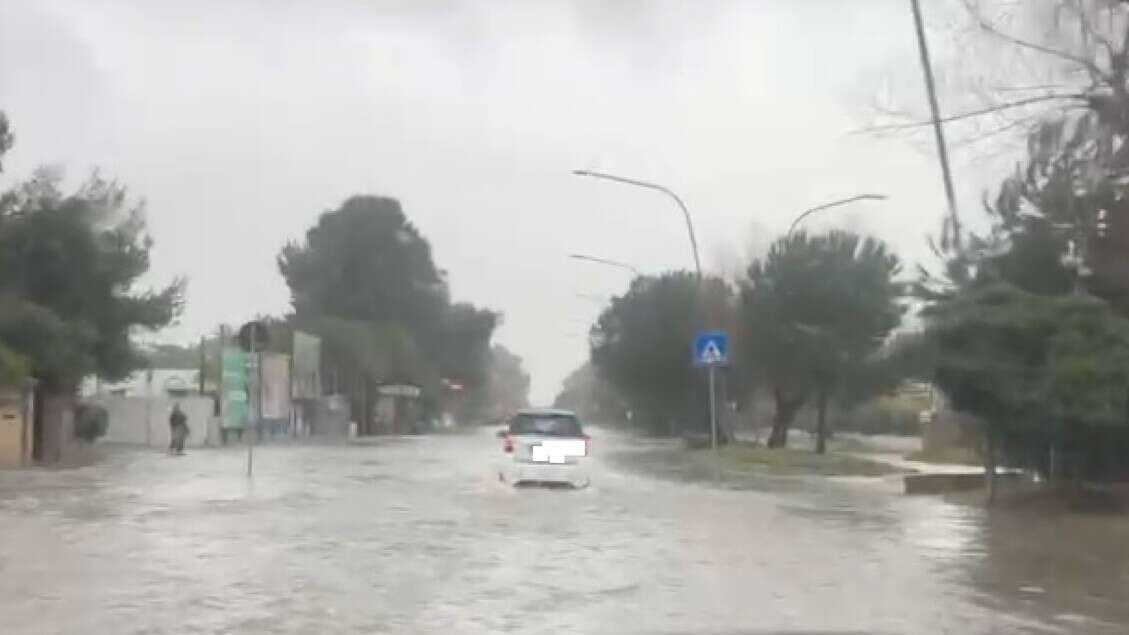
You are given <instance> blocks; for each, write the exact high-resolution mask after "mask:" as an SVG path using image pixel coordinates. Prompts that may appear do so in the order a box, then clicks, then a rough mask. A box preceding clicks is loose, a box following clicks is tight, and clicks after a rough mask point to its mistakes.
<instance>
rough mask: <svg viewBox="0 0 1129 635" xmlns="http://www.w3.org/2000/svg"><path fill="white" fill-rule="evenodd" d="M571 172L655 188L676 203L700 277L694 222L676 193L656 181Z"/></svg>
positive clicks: (700, 263)
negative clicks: (684, 222) (684, 220)
mask: <svg viewBox="0 0 1129 635" xmlns="http://www.w3.org/2000/svg"><path fill="white" fill-rule="evenodd" d="M572 173H573V174H574V175H576V176H587V177H591V178H594V179H604V180H607V181H615V182H617V183H625V184H627V185H634V186H635V187H643V188H646V189H648V190H655V191H657V192H662V193H663V194H666V195H667V196H669V197H670V198H672V199H674V202H675V203H677V204H678V208H679V209H681V210H682V216H683V218H685V219H686V232H687V233H688V234H689V235H690V250H691V251H692V252H693V253H694V271H695V272H697V274H698V280H699V281H701V279H702V261H701V259H700V258H698V239H697V238H696V237H695V236H694V223H693V222H692V221H691V220H690V210H688V209H686V204H685V203H683V202H682V199H681V198H679V196H678V195H677V194H675V193H674V192H673V191H671V190H670V188H667V187H664V186H662V185H659V184H658V183H650V182H648V181H640V180H637V179H629V178H626V177H623V176H616V175H614V174H606V173H604V172H593V171H591V170H573V171H572Z"/></svg>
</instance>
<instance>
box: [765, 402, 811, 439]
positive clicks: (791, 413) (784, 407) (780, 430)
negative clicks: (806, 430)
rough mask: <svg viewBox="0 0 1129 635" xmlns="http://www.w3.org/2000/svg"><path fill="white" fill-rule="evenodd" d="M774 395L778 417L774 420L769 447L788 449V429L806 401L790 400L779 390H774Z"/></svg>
mask: <svg viewBox="0 0 1129 635" xmlns="http://www.w3.org/2000/svg"><path fill="white" fill-rule="evenodd" d="M772 394H773V399H774V400H775V401H776V415H775V416H774V417H773V418H772V434H771V435H769V437H768V447H770V448H784V447H788V428H789V427H791V425H792V420H793V419H795V418H796V412H798V411H799V409H800V406H802V405H804V400H803V398H799V399H797V398H792V399H789V398H788V397H786V396H785V395H784V392H783V391H782V390H779V389H776V390H773V391H772Z"/></svg>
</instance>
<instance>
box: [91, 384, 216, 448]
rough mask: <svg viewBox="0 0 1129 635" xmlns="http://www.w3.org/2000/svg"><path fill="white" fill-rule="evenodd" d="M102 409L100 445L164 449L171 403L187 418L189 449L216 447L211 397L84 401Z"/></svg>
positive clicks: (117, 397)
mask: <svg viewBox="0 0 1129 635" xmlns="http://www.w3.org/2000/svg"><path fill="white" fill-rule="evenodd" d="M84 401H85V402H86V403H90V404H96V405H99V406H102V407H103V408H105V409H106V411H107V412H108V413H109V416H110V423H109V426H108V427H107V429H106V436H104V437H102V439H101V442H103V443H122V444H128V445H148V446H151V447H166V446H168V444H169V413H170V412H172V407H173V404H174V403H179V404H180V409H181V410H183V411H184V414H185V415H187V416H188V428H189V430H190V434H189V436H188V443H187V445H188V446H189V447H199V446H203V445H219V435H218V432H217V426H216V422H215V421H213V417H212V410H213V407H214V406H213V402H212V398H211V397H180V398H176V399H173V398H169V397H151V398H148V399H147V398H145V397H122V396H116V395H101V396H97V397H91V398H89V399H85V400H84Z"/></svg>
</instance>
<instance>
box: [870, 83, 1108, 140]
mask: <svg viewBox="0 0 1129 635" xmlns="http://www.w3.org/2000/svg"><path fill="white" fill-rule="evenodd" d="M1086 99H1087V96H1086V95H1085V94H1083V93H1074V94H1068V95H1038V96H1035V97H1028V98H1026V99H1019V100H1016V101H1011V102H1007V103H1004V104H995V105H992V106H988V107H987V108H981V109H979V110H972V111H969V112H963V113H960V114H959V115H950V116H948V117H942V118H941V120H940V121H941V122H942V123H948V122H951V121H960V120H962V119H970V118H972V117H981V116H984V115H990V114H992V113H997V112H1001V111H1004V110H1011V109H1013V108H1020V107H1022V106H1030V105H1031V104H1037V103H1040V102H1044V101H1079V102H1085V101H1086ZM931 125H933V122H932V121H915V122H912V123H903V124H890V125H885V126H872V127H869V128H862V129H860V130H856V131H854V132H852V133H851V134H859V133H875V132H893V131H897V130H909V129H912V128H920V127H922V126H931Z"/></svg>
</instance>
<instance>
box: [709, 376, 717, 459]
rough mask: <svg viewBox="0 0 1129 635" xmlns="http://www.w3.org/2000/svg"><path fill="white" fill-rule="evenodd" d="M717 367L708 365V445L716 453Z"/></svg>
mask: <svg viewBox="0 0 1129 635" xmlns="http://www.w3.org/2000/svg"><path fill="white" fill-rule="evenodd" d="M716 369H717V367H716V366H713V365H711V366H710V370H709V372H710V447H711V448H712V449H713V451H714V453H715V454H716V453H717V391H716V390H715V389H714V384H715V380H714V375H715V374H716V373H717V370H716Z"/></svg>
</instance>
